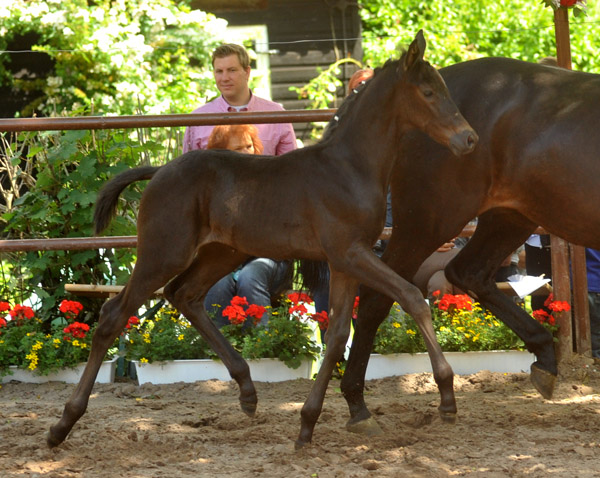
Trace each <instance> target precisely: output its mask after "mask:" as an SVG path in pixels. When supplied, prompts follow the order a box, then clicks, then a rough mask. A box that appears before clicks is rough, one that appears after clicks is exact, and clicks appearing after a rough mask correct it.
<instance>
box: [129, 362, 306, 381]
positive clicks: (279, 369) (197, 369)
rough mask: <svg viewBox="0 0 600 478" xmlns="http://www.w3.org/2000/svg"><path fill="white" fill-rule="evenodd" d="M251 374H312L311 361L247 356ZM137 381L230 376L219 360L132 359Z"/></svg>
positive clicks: (270, 377)
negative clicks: (288, 362)
mask: <svg viewBox="0 0 600 478" xmlns="http://www.w3.org/2000/svg"><path fill="white" fill-rule="evenodd" d="M247 362H248V365H249V366H250V376H251V377H252V380H255V381H257V382H282V381H284V380H295V379H297V378H311V376H312V368H313V361H312V360H304V361H303V362H302V364H301V365H300V367H299V368H296V369H293V368H289V367H288V366H287V365H286V364H285V363H283V362H282V361H281V360H278V359H257V360H248V361H247ZM133 363H134V364H135V370H136V373H137V377H138V382H139V383H140V385H141V384H143V383H147V382H150V383H154V384H164V383H176V382H196V381H198V380H211V379H216V380H225V381H227V380H231V376H230V375H229V372H228V371H227V368H226V367H225V365H223V362H221V361H220V360H212V359H196V360H172V361H168V362H154V363H140V362H139V361H136V360H134V361H133Z"/></svg>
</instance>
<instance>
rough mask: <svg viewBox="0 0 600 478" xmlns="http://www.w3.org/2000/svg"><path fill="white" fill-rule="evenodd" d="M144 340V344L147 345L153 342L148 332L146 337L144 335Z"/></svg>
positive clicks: (145, 334)
mask: <svg viewBox="0 0 600 478" xmlns="http://www.w3.org/2000/svg"><path fill="white" fill-rule="evenodd" d="M142 338H143V339H144V342H145V343H147V344H149V343H150V342H151V340H150V334H149V333H148V332H144V335H142Z"/></svg>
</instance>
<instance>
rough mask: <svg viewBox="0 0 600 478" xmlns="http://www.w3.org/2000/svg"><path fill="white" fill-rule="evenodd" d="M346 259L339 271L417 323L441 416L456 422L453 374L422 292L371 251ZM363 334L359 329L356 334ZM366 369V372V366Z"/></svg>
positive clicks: (357, 249)
mask: <svg viewBox="0 0 600 478" xmlns="http://www.w3.org/2000/svg"><path fill="white" fill-rule="evenodd" d="M346 257H348V258H351V259H352V260H351V261H346V262H340V263H339V264H340V268H343V269H344V270H345V271H346V272H347V273H351V274H353V275H355V276H356V277H357V278H358V280H359V281H360V283H361V284H363V285H365V286H367V287H370V288H371V289H374V290H376V291H378V292H380V293H382V294H384V295H386V296H388V297H390V298H391V299H393V300H395V301H396V302H398V303H399V304H400V305H401V306H402V308H403V309H404V310H405V311H406V312H407V313H409V314H410V315H411V316H412V317H413V319H415V322H416V323H417V325H418V327H419V330H420V332H421V334H422V336H423V339H424V341H425V345H426V347H427V352H428V353H429V358H430V360H431V367H432V369H433V377H434V379H435V381H436V384H437V385H438V388H439V391H440V395H441V403H440V406H439V408H438V409H439V411H440V416H441V417H442V419H444V420H445V421H449V422H453V421H454V420H455V417H456V399H455V396H454V386H453V384H454V372H453V371H452V367H451V366H450V364H449V363H448V361H447V360H446V358H445V357H444V354H443V353H442V348H441V347H440V345H439V344H438V342H437V338H436V335H435V330H434V329H433V324H432V320H431V311H430V309H429V306H428V305H427V303H426V302H425V300H424V299H423V295H422V294H421V291H419V289H418V288H417V287H416V286H414V285H413V284H411V283H410V282H408V281H406V280H405V279H403V278H402V277H401V276H399V275H398V274H396V273H395V272H394V271H393V270H392V269H391V268H390V267H389V266H388V265H386V264H385V263H384V262H382V261H381V260H380V259H379V258H378V257H377V256H376V255H375V254H373V253H372V251H370V250H369V249H366V248H364V247H361V246H360V245H356V246H355V247H354V250H353V251H352V254H347V255H346ZM336 264H337V263H336ZM365 319H366V318H365ZM372 329H374V328H372ZM360 330H361V329H360V328H359V329H358V330H357V331H356V332H355V333H357V332H359V331H360ZM371 343H372V342H371ZM364 351H365V350H363V352H364ZM364 368H365V369H366V363H365V364H364ZM364 418H366V417H361V419H364Z"/></svg>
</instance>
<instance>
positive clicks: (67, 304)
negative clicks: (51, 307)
mask: <svg viewBox="0 0 600 478" xmlns="http://www.w3.org/2000/svg"><path fill="white" fill-rule="evenodd" d="M58 310H60V311H61V312H62V313H63V314H65V317H66V318H67V319H69V320H74V319H75V317H77V316H78V315H79V312H81V311H82V310H83V305H81V304H80V303H79V302H77V301H76V300H63V301H62V302H61V303H60V305H59V307H58Z"/></svg>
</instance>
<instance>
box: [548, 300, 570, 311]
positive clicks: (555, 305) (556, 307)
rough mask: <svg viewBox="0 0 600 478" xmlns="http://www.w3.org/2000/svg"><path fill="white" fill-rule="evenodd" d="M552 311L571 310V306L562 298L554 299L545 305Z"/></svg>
mask: <svg viewBox="0 0 600 478" xmlns="http://www.w3.org/2000/svg"><path fill="white" fill-rule="evenodd" d="M547 307H548V308H549V309H550V310H551V311H553V312H566V311H569V310H571V306H570V305H569V303H568V302H566V301H564V300H555V301H553V302H550V304H548V306H547Z"/></svg>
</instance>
